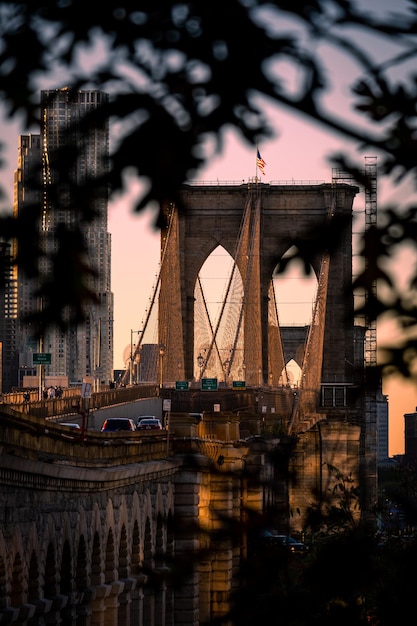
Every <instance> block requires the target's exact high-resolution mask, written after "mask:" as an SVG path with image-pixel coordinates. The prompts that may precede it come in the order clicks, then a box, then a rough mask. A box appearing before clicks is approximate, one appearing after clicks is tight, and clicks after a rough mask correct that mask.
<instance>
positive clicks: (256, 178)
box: [255, 138, 258, 182]
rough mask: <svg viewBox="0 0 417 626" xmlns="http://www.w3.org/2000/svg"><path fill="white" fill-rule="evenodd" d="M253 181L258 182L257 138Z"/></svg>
mask: <svg viewBox="0 0 417 626" xmlns="http://www.w3.org/2000/svg"><path fill="white" fill-rule="evenodd" d="M255 163H256V168H255V181H256V182H258V138H256V154H255Z"/></svg>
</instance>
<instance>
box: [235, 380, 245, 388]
mask: <svg viewBox="0 0 417 626" xmlns="http://www.w3.org/2000/svg"><path fill="white" fill-rule="evenodd" d="M232 387H233V389H242V390H244V389H246V381H244V380H234V381H233V382H232Z"/></svg>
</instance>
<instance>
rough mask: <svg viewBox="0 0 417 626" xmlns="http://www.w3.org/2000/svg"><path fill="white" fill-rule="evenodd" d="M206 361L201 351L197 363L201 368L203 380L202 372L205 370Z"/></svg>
mask: <svg viewBox="0 0 417 626" xmlns="http://www.w3.org/2000/svg"><path fill="white" fill-rule="evenodd" d="M204 363H205V359H204V357H203V355H202V354H201V352H200V354H199V355H198V357H197V365H198V367H199V368H200V380H201V374H202V371H203V367H204Z"/></svg>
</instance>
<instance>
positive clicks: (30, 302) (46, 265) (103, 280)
mask: <svg viewBox="0 0 417 626" xmlns="http://www.w3.org/2000/svg"><path fill="white" fill-rule="evenodd" d="M107 101H108V94H106V93H103V92H101V91H84V90H74V89H71V88H68V87H65V88H60V89H50V90H45V91H42V92H41V128H40V135H39V136H38V135H24V136H22V137H20V141H19V153H18V169H17V172H16V175H15V212H19V211H20V210H22V209H23V208H24V205H25V203H29V202H30V203H33V202H34V201H35V202H39V203H40V207H41V212H40V215H41V218H40V220H39V240H40V244H41V247H42V249H43V250H44V251H45V252H46V253H49V255H48V254H47V255H46V256H45V257H41V259H40V262H39V270H40V272H41V274H43V275H44V276H47V275H48V273H50V272H51V271H52V267H51V262H50V254H51V253H54V252H55V251H56V249H57V246H58V241H57V238H56V236H55V235H56V232H57V229H58V228H60V227H62V226H65V227H69V228H71V226H73V225H74V224H78V225H79V224H80V223H81V224H82V226H81V229H82V236H83V238H84V245H85V249H86V251H87V257H88V259H87V261H88V263H89V265H90V266H91V267H92V268H93V269H95V270H96V271H95V272H93V273H92V274H91V275H89V276H88V279H87V280H88V284H87V287H88V289H89V290H90V291H91V292H92V293H93V295H94V299H95V302H93V303H91V304H88V308H87V316H86V320H85V322H82V323H70V324H69V327H68V328H67V329H63V328H59V327H55V326H53V327H51V326H48V327H46V328H45V330H44V331H43V332H42V337H41V340H40V341H39V342H38V343H37V345H34V343H33V337H32V334H31V329H30V327H28V326H27V324H25V322H24V317H25V315H26V314H28V313H30V312H31V311H34V310H38V311H41V310H42V306H43V304H44V303H43V302H42V301H39V299H36V298H35V297H34V291H35V289H36V286H37V285H36V279H27V278H25V277H23V276H19V279H18V284H19V288H18V289H19V291H18V293H19V297H18V310H19V318H20V319H21V320H22V324H21V347H22V350H21V352H22V354H21V368H23V367H24V366H27V365H28V362H30V353H31V352H37V351H38V352H44V353H47V354H50V355H51V363H50V364H46V365H45V366H44V368H45V371H44V374H45V376H46V377H48V376H50V377H52V376H63V377H67V378H68V382H69V383H76V382H80V381H82V380H83V379H85V377H92V378H93V379H94V380H95V381H100V382H104V383H108V382H109V380H112V379H113V294H112V292H111V236H110V234H109V233H108V232H107V205H108V191H107V185H106V184H105V183H103V180H104V181H105V178H106V174H107V172H108V167H109V124H108V120H107V119H102V118H101V117H100V116H97V117H93V118H91V120H92V123H90V122H89V119H90V118H89V117H88V116H89V114H90V113H94V112H95V111H97V110H98V109H99V107H100V106H101V105H102V104H103V103H106V102H107ZM86 120H87V123H86ZM74 146H76V147H77V149H78V155H77V159H76V160H75V161H74V162H73V163H72V164H71V165H70V167H69V172H68V176H65V177H64V176H63V174H62V169H60V167H59V164H58V162H57V159H58V158H62V154H63V153H62V150H65V149H71V148H72V149H73V148H74ZM58 155H61V156H60V157H59V156H58ZM36 170H37V171H38V179H39V185H38V186H36V185H34V186H33V187H32V189H31V188H30V182H29V181H30V180H31V177H32V179H33V172H34V171H35V172H36ZM91 179H96V180H101V181H102V182H101V185H99V186H96V187H94V190H92V188H91V187H90V188H88V186H86V182H87V181H88V180H91ZM51 189H53V190H54V193H50V190H51ZM80 189H83V190H85V192H83V194H84V195H83V197H82V194H80V197H78V196H77V194H79V191H80ZM36 194H37V196H36ZM79 202H81V203H83V202H88V206H89V209H90V210H91V212H92V213H93V214H94V218H93V219H92V220H91V221H88V220H86V221H85V222H84V221H81V219H80V216H81V212H80V211H79V210H77V207H78V205H77V203H79ZM79 208H80V207H78V209H79ZM28 355H29V356H28Z"/></svg>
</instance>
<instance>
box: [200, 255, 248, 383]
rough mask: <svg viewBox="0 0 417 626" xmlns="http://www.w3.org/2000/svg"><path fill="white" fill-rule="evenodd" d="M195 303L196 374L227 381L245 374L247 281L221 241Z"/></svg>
mask: <svg viewBox="0 0 417 626" xmlns="http://www.w3.org/2000/svg"><path fill="white" fill-rule="evenodd" d="M194 297H195V306H194V355H195V359H194V378H195V379H197V380H198V379H200V378H202V377H209V378H217V379H218V380H219V381H221V382H224V383H225V384H227V383H228V382H230V380H232V379H236V380H237V379H238V378H240V379H241V378H242V369H243V324H242V299H243V283H242V278H241V276H240V272H239V269H238V267H237V265H236V264H235V262H234V259H233V257H232V256H231V255H230V254H229V253H228V252H227V250H225V248H224V247H223V246H221V245H218V246H217V247H216V248H215V249H214V250H213V251H212V252H211V254H210V255H209V256H208V257H207V259H206V260H205V262H204V263H203V265H202V267H201V268H200V272H199V275H198V277H197V281H196V285H195V290H194Z"/></svg>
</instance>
